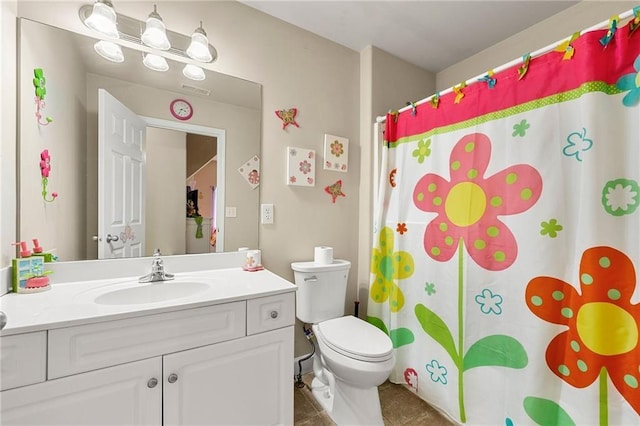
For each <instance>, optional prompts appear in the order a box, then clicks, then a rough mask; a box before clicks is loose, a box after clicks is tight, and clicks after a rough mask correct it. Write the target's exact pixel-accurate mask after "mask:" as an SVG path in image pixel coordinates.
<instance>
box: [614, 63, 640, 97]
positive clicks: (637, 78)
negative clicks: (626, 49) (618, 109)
mask: <svg viewBox="0 0 640 426" xmlns="http://www.w3.org/2000/svg"><path fill="white" fill-rule="evenodd" d="M633 69H635V70H636V72H632V73H629V74H625V75H623V76H622V77H620V78H619V79H618V81H617V82H616V87H617V88H618V89H620V90H622V91H626V90H628V91H629V93H627V94H626V95H625V96H624V98H622V104H623V105H624V106H626V107H632V106H634V105H636V104H638V101H640V55H638V57H637V58H636V60H635V61H634V63H633Z"/></svg>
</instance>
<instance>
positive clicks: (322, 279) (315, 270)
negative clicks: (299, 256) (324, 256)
mask: <svg viewBox="0 0 640 426" xmlns="http://www.w3.org/2000/svg"><path fill="white" fill-rule="evenodd" d="M349 268H351V262H349V261H347V260H340V259H334V260H333V262H332V263H329V264H318V263H314V262H294V263H292V264H291V269H293V273H294V276H295V282H296V285H297V286H298V291H296V317H297V318H298V319H299V320H300V321H302V322H306V323H309V324H315V323H318V322H321V321H325V320H328V319H332V318H338V317H341V316H344V306H345V301H346V295H347V278H348V277H349Z"/></svg>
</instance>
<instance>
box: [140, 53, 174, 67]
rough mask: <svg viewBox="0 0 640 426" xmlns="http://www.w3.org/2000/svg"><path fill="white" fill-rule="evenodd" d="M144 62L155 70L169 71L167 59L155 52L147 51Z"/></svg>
mask: <svg viewBox="0 0 640 426" xmlns="http://www.w3.org/2000/svg"><path fill="white" fill-rule="evenodd" d="M142 63H143V64H144V66H145V67H147V68H149V69H150V70H154V71H167V70H168V69H169V64H168V63H167V60H166V59H165V58H163V57H162V56H158V55H155V54H153V53H145V54H144V58H143V59H142Z"/></svg>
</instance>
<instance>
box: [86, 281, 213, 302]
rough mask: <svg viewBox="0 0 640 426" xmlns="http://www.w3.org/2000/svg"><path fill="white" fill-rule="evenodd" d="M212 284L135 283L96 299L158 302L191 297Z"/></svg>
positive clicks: (96, 300) (98, 300)
mask: <svg viewBox="0 0 640 426" xmlns="http://www.w3.org/2000/svg"><path fill="white" fill-rule="evenodd" d="M210 287H211V286H210V285H209V284H207V283H204V282H198V281H182V280H180V281H178V280H176V281H158V282H153V283H147V284H133V285H132V286H131V287H125V288H121V289H118V290H112V291H109V292H106V293H102V294H100V295H99V296H98V297H96V298H95V299H94V302H95V303H97V304H99V305H137V304H142V303H157V302H165V301H167V300H174V299H180V298H183V297H190V296H193V295H195V294H198V293H202V292H204V291H206V290H208V289H209V288H210Z"/></svg>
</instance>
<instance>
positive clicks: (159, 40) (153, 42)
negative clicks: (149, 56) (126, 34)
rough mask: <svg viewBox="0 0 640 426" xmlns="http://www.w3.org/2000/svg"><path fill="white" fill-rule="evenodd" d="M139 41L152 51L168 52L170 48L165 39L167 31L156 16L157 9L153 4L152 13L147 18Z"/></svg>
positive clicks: (157, 15)
mask: <svg viewBox="0 0 640 426" xmlns="http://www.w3.org/2000/svg"><path fill="white" fill-rule="evenodd" d="M141 39H142V42H143V43H144V44H146V45H147V46H149V47H153V48H154V49H159V50H169V49H170V48H171V43H169V39H168V38H167V29H166V27H165V26H164V22H163V21H162V18H161V17H160V15H159V14H158V9H157V7H156V5H155V4H154V5H153V12H151V13H150V14H149V17H147V22H146V25H145V29H144V33H142V37H141Z"/></svg>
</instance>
